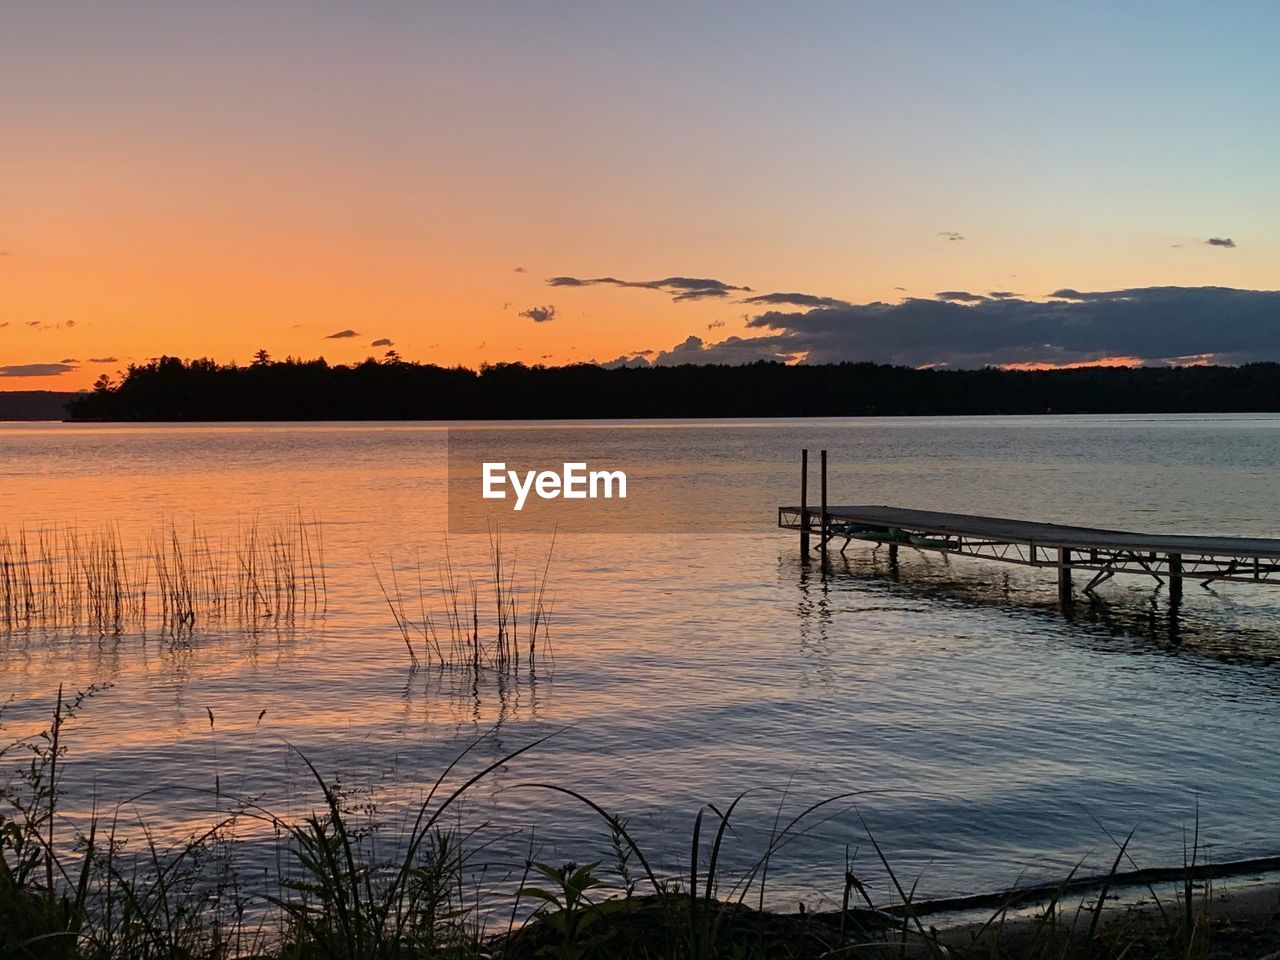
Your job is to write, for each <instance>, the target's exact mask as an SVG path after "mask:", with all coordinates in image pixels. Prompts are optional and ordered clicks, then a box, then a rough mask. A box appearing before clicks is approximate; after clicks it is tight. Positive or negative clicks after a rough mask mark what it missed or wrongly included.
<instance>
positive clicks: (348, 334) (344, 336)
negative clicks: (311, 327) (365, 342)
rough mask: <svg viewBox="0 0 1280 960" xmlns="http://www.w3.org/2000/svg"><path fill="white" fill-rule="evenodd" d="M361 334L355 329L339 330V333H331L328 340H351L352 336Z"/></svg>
mask: <svg viewBox="0 0 1280 960" xmlns="http://www.w3.org/2000/svg"><path fill="white" fill-rule="evenodd" d="M358 336H360V334H359V333H357V332H356V331H355V330H339V331H338V332H337V333H331V334H329V335H328V336H327V337H325V339H326V340H350V339H351V338H352V337H358Z"/></svg>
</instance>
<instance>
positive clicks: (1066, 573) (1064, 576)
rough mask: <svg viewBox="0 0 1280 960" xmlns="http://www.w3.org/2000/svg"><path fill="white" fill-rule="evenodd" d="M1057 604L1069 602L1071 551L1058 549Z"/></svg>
mask: <svg viewBox="0 0 1280 960" xmlns="http://www.w3.org/2000/svg"><path fill="white" fill-rule="evenodd" d="M1058 602H1059V603H1070V602H1071V551H1070V550H1069V549H1068V548H1066V547H1059V548H1058Z"/></svg>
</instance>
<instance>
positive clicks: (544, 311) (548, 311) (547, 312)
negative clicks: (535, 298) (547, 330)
mask: <svg viewBox="0 0 1280 960" xmlns="http://www.w3.org/2000/svg"><path fill="white" fill-rule="evenodd" d="M520 316H522V317H528V318H529V319H530V320H532V321H533V322H534V323H546V322H547V321H548V320H554V319H555V318H556V308H555V307H553V306H545V307H530V308H529V309H528V310H521V311H520Z"/></svg>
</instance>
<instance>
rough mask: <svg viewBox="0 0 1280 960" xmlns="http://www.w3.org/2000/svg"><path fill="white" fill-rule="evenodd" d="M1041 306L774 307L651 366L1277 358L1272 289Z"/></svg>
mask: <svg viewBox="0 0 1280 960" xmlns="http://www.w3.org/2000/svg"><path fill="white" fill-rule="evenodd" d="M1053 296H1054V297H1056V298H1057V299H1056V300H1052V301H1050V302H1047V303H1041V302H1038V301H1033V300H1023V299H1014V298H1005V299H982V300H980V301H978V302H974V303H959V302H955V301H950V300H925V299H919V298H908V299H905V300H903V301H901V302H900V303H882V302H875V303H865V304H855V305H853V306H849V307H842V308H825V309H817V310H807V311H796V312H782V311H770V312H768V313H764V314H761V315H760V316H758V317H756V318H754V319H753V320H751V322H750V323H749V326H750V327H752V328H754V329H756V330H758V331H759V332H760V333H761V336H759V337H754V338H751V339H745V340H743V339H739V338H736V337H733V338H730V339H729V340H726V341H724V342H723V343H717V344H709V345H708V344H705V343H703V342H702V341H701V340H700V339H699V338H697V337H690V338H689V339H688V340H686V341H685V342H684V343H682V344H680V345H679V346H677V347H675V348H673V349H672V350H669V351H666V352H664V353H663V354H661V355H660V357H659V359H658V360H657V361H655V362H663V363H673V362H689V363H745V362H750V361H754V360H762V359H777V358H780V357H781V358H804V359H805V360H806V361H807V362H809V363H835V362H840V361H844V360H853V361H859V360H867V361H873V362H877V363H894V364H903V365H907V366H924V365H928V364H934V365H942V364H947V365H949V366H952V367H981V366H985V365H988V364H1012V363H1084V362H1091V361H1097V360H1101V359H1104V358H1107V357H1133V358H1136V359H1137V361H1140V362H1147V363H1164V362H1167V361H1174V360H1175V359H1176V358H1185V357H1202V356H1212V357H1213V358H1214V359H1215V360H1216V362H1219V363H1246V362H1251V361H1262V360H1280V291H1270V290H1238V289H1232V288H1228V287H1142V288H1134V289H1128V290H1109V291H1092V292H1089V291H1083V292H1082V291H1079V290H1073V289H1069V288H1068V289H1062V290H1058V291H1056V292H1055V293H1054V294H1053Z"/></svg>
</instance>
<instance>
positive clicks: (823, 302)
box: [741, 293, 850, 307]
mask: <svg viewBox="0 0 1280 960" xmlns="http://www.w3.org/2000/svg"><path fill="white" fill-rule="evenodd" d="M741 302H742V303H751V304H755V305H758V306H770V307H784V306H788V307H847V306H849V305H850V304H849V301H847V300H837V299H836V298H835V297H818V296H814V295H813V294H812V293H762V294H759V295H758V296H755V297H747V298H746V299H745V300H742V301H741Z"/></svg>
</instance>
